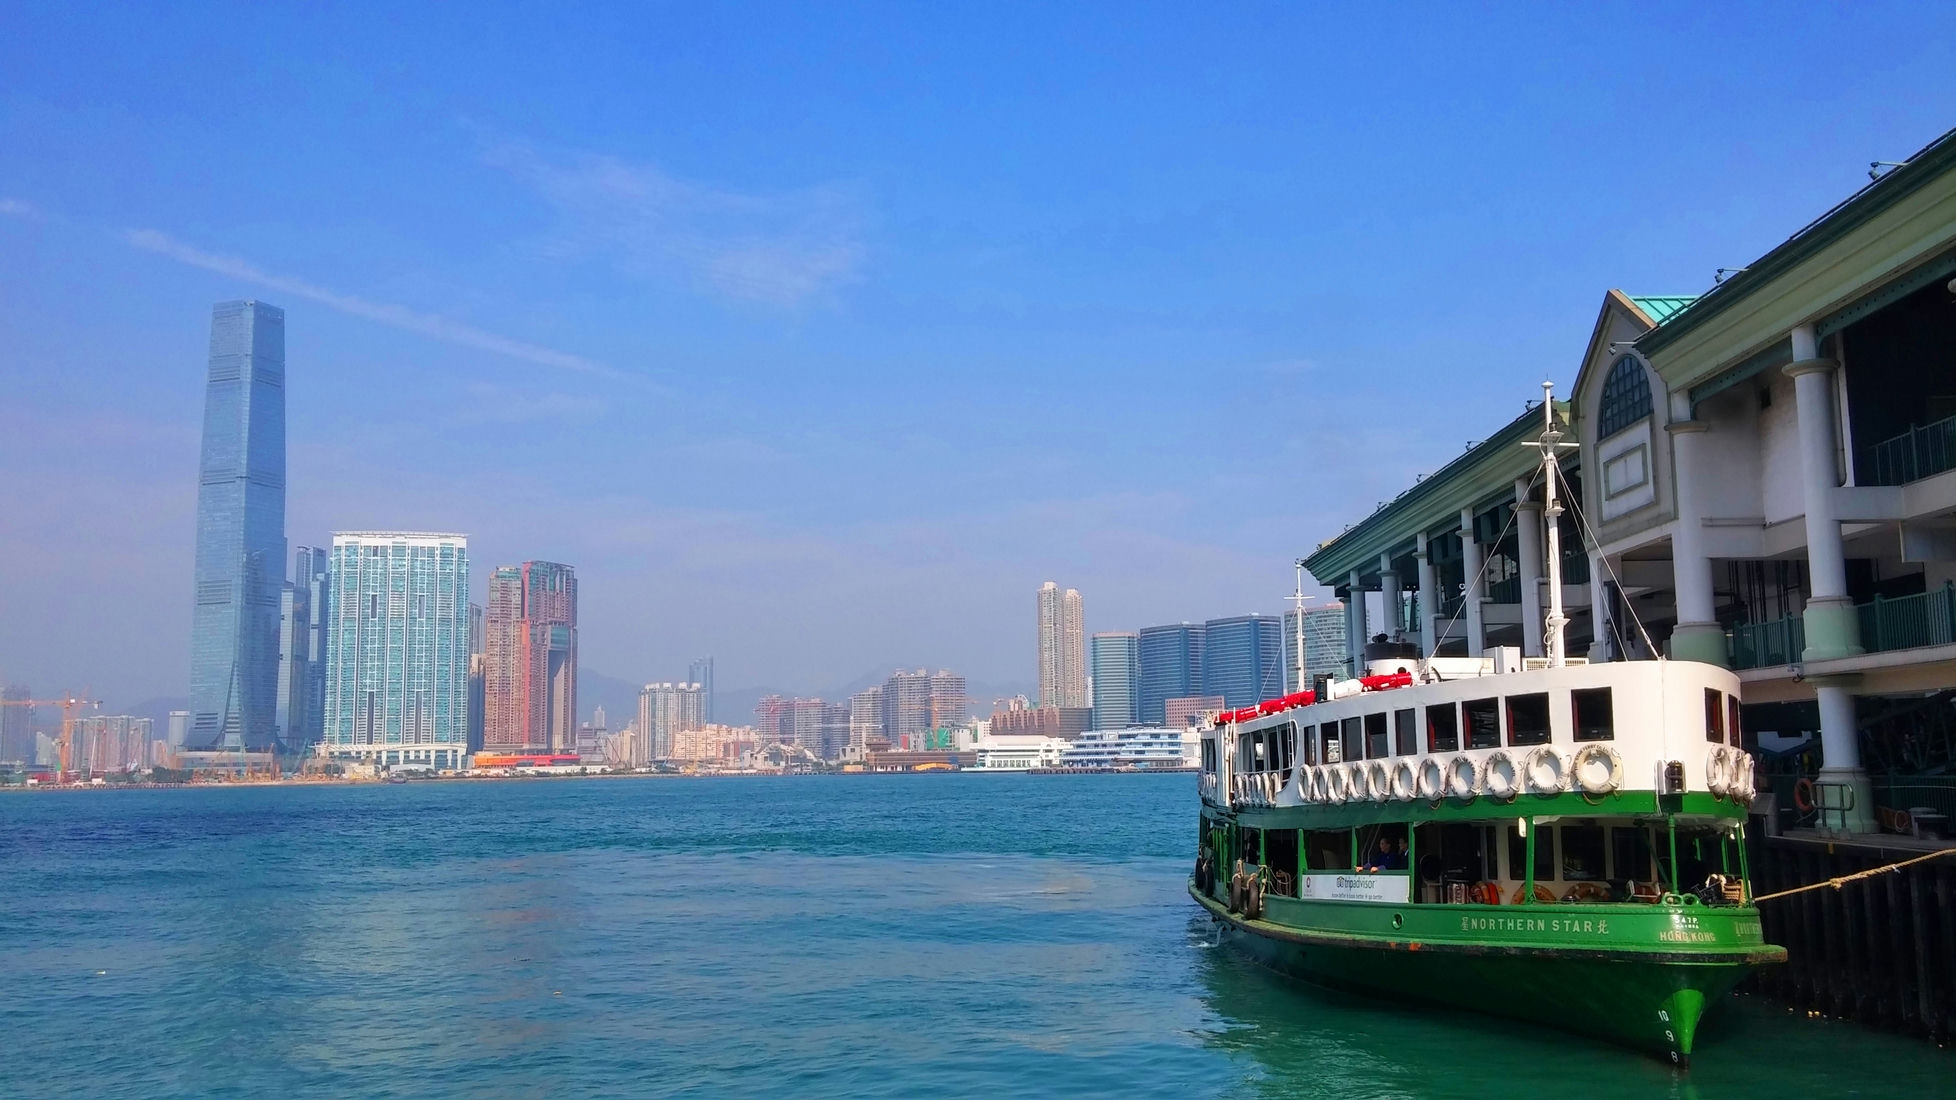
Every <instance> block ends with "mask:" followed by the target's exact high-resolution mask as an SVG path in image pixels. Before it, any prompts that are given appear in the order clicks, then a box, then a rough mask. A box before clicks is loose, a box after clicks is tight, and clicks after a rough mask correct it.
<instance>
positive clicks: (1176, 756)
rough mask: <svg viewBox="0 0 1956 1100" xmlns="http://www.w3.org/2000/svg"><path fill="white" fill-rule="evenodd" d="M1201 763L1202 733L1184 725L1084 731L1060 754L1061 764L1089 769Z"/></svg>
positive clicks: (1178, 765)
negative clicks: (1170, 727) (1175, 727)
mask: <svg viewBox="0 0 1956 1100" xmlns="http://www.w3.org/2000/svg"><path fill="white" fill-rule="evenodd" d="M1201 763H1202V734H1201V733H1200V732H1199V731H1197V730H1194V729H1190V728H1188V727H1187V726H1183V727H1180V728H1177V729H1167V728H1162V727H1148V726H1140V727H1135V728H1133V729H1118V730H1088V731H1086V732H1085V733H1083V734H1081V735H1080V736H1078V737H1076V738H1074V739H1073V740H1072V741H1070V742H1068V743H1067V746H1066V751H1065V752H1063V753H1061V754H1060V766H1061V767H1063V768H1084V769H1089V770H1110V769H1114V768H1134V769H1138V770H1146V769H1154V770H1161V769H1167V768H1195V767H1199V766H1201Z"/></svg>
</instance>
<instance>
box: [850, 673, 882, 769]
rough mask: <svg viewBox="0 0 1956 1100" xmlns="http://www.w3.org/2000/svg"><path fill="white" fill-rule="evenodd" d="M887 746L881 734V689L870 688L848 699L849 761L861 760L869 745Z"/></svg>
mask: <svg viewBox="0 0 1956 1100" xmlns="http://www.w3.org/2000/svg"><path fill="white" fill-rule="evenodd" d="M876 742H882V743H883V744H886V745H887V744H889V738H888V736H886V735H885V734H884V732H883V689H882V688H880V687H873V688H870V689H869V690H868V691H859V692H857V693H856V694H854V695H851V696H850V697H849V751H848V753H847V755H848V756H849V758H850V759H852V760H855V759H861V757H862V755H863V754H864V753H866V752H868V751H869V747H870V745H871V744H873V743H876Z"/></svg>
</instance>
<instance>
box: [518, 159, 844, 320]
mask: <svg viewBox="0 0 1956 1100" xmlns="http://www.w3.org/2000/svg"><path fill="white" fill-rule="evenodd" d="M484 159H485V160H486V161H487V162H488V163H489V164H490V165H492V166H494V167H497V168H501V169H504V170H505V171H508V172H509V173H511V174H512V175H514V176H515V177H516V178H518V179H520V180H522V181H524V182H525V183H527V184H529V185H530V186H531V187H532V188H534V189H535V190H536V192H537V194H538V195H539V196H541V197H542V198H543V200H544V201H545V202H546V203H548V204H549V205H550V207H551V208H552V209H553V210H555V211H556V213H557V215H558V219H559V222H560V225H559V226H558V229H557V236H556V237H555V238H553V239H552V240H550V241H549V242H548V243H547V248H548V250H549V251H551V252H553V253H555V254H557V255H558V256H570V255H578V254H597V255H607V256H609V257H611V259H612V260H613V262H614V263H615V264H616V265H617V266H618V267H619V268H620V269H621V270H623V271H625V272H626V273H628V274H632V275H639V276H645V275H652V274H659V273H662V272H666V271H671V270H677V271H679V272H681V273H683V274H684V275H685V276H687V277H690V278H692V279H694V280H695V281H697V282H698V283H700V284H702V285H703V286H705V287H706V288H707V289H708V290H710V291H712V292H714V293H717V294H720V295H723V296H725V297H729V298H734V299H738V300H742V301H749V302H759V303H762V304H765V305H773V306H781V307H795V306H799V305H802V304H804V303H806V302H809V301H811V300H815V299H819V298H821V297H822V296H824V295H827V294H830V293H833V292H834V291H835V290H837V289H838V288H840V287H842V286H844V285H846V284H848V283H851V282H854V281H855V280H856V279H857V278H859V277H860V273H861V270H862V265H863V260H864V255H865V249H864V247H863V244H862V240H861V225H862V221H863V218H862V214H861V206H862V203H861V202H860V200H859V198H858V197H857V196H856V195H855V194H854V193H853V192H852V190H851V189H850V188H848V187H843V186H836V185H831V186H825V187H814V188H806V189H801V190H796V191H787V192H782V193H778V194H770V195H759V194H743V193H739V192H734V191H728V190H723V189H720V188H716V187H709V186H706V185H704V184H699V183H693V182H690V181H687V180H682V179H679V178H677V177H675V176H672V175H670V174H668V173H667V172H665V171H663V170H661V169H659V168H657V167H654V166H652V165H649V164H633V163H631V162H628V161H624V160H620V159H618V158H617V157H609V156H595V155H590V154H574V155H570V156H568V157H566V158H564V159H562V160H552V159H549V158H547V157H545V156H544V155H543V154H541V153H539V152H538V151H536V150H535V149H532V148H530V147H528V146H526V145H521V144H514V143H505V144H502V145H498V146H495V147H494V148H492V149H490V150H489V151H488V152H487V153H486V154H485V157H484Z"/></svg>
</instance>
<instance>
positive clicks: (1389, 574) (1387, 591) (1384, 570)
mask: <svg viewBox="0 0 1956 1100" xmlns="http://www.w3.org/2000/svg"><path fill="white" fill-rule="evenodd" d="M1379 600H1380V603H1381V604H1383V605H1384V609H1385V621H1384V622H1383V623H1382V624H1381V625H1380V629H1381V630H1383V631H1385V634H1386V639H1387V640H1388V641H1394V642H1396V641H1398V640H1399V637H1400V632H1401V631H1402V630H1403V629H1404V628H1405V623H1406V611H1405V608H1403V607H1401V606H1400V604H1399V571H1398V570H1397V569H1394V568H1393V567H1392V555H1391V554H1380V555H1379Z"/></svg>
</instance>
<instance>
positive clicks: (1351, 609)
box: [1345, 569, 1365, 676]
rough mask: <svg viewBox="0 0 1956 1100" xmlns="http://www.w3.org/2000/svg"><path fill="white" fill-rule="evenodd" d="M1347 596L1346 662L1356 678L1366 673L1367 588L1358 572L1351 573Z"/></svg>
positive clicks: (1351, 673)
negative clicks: (1360, 579)
mask: <svg viewBox="0 0 1956 1100" xmlns="http://www.w3.org/2000/svg"><path fill="white" fill-rule="evenodd" d="M1347 593H1348V594H1347V595H1346V596H1345V660H1346V662H1347V664H1348V665H1349V673H1350V675H1353V676H1356V675H1358V674H1359V673H1361V672H1363V671H1365V586H1364V584H1363V583H1361V582H1360V581H1359V579H1358V570H1356V569H1354V570H1352V572H1351V577H1350V578H1349V579H1348V580H1347Z"/></svg>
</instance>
